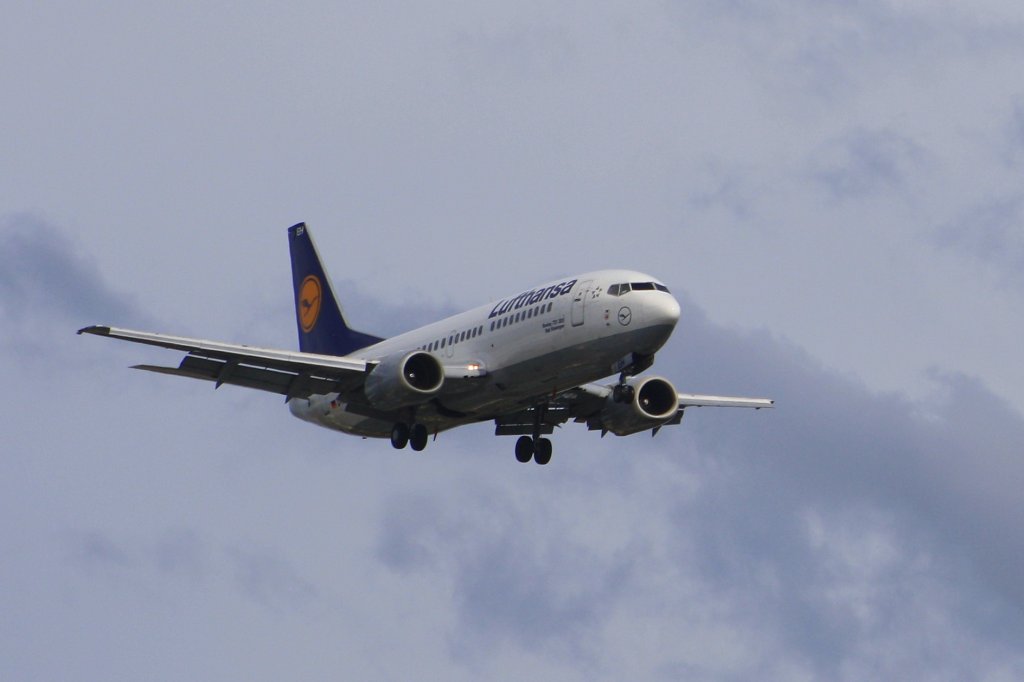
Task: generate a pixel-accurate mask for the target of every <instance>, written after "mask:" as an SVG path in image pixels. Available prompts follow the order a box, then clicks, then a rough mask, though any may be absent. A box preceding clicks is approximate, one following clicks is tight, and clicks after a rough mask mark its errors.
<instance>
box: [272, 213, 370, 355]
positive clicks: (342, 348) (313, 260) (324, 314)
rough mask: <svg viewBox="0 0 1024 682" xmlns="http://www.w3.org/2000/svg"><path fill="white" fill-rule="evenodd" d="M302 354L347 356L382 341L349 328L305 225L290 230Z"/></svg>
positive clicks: (293, 283)
mask: <svg viewBox="0 0 1024 682" xmlns="http://www.w3.org/2000/svg"><path fill="white" fill-rule="evenodd" d="M288 246H289V250H290V251H291V257H292V285H293V287H294V291H295V321H296V323H297V325H298V329H299V350H301V351H302V352H304V353H319V354H321V355H348V354H349V353H352V352H354V351H357V350H359V349H360V348H365V347H367V346H372V345H373V344H375V343H377V342H378V341H382V340H383V339H381V338H379V337H376V336H371V335H370V334H364V333H362V332H357V331H355V330H354V329H351V328H349V326H348V324H347V323H346V322H345V315H344V313H343V312H342V310H341V305H340V304H339V303H338V299H337V297H336V296H335V295H334V287H333V286H332V285H331V280H330V279H329V278H328V277H327V272H326V271H325V270H324V267H323V264H322V263H321V262H320V255H319V254H318V253H317V249H316V244H315V243H314V242H313V235H311V234H310V233H309V228H307V227H306V224H305V223H298V224H296V225H292V226H291V227H289V228H288Z"/></svg>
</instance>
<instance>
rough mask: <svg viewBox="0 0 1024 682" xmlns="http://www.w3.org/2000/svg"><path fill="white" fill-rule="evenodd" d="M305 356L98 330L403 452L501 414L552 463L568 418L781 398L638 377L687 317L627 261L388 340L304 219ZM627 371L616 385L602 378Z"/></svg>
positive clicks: (299, 280)
mask: <svg viewBox="0 0 1024 682" xmlns="http://www.w3.org/2000/svg"><path fill="white" fill-rule="evenodd" d="M288 241H289V246H290V249H291V260H292V281H293V285H294V290H295V317H296V321H297V323H298V328H299V352H295V351H289V350H277V349H273V348H260V347H256V346H246V345H236V344H230V343H221V342H218V341H205V340H202V339H190V338H183V337H178V336H167V335H164V334H153V333H150V332H140V331H133V330H131V329H119V328H116V327H108V326H99V325H97V326H91V327H85V328H84V329H80V330H79V331H78V333H79V334H82V333H86V334H96V335H98V336H109V337H112V338H115V339H122V340H125V341H134V342H136V343H144V344H149V345H153V346H161V347H164V348H170V349H173V350H178V351H185V352H186V353H187V355H185V357H184V358H183V359H182V361H181V363H180V364H179V365H178V366H177V367H162V366H154V365H136V366H135V368H136V369H145V370H149V371H152V372H159V373H162V374H175V375H179V376H185V377H191V378H194V379H205V380H207V381H212V382H214V385H215V387H218V388H219V387H220V386H221V385H222V384H234V385H237V386H245V387H248V388H256V389H260V390H263V391H270V392H272V393H279V394H281V395H284V396H285V401H286V402H287V403H288V407H289V409H290V410H291V413H292V414H293V415H295V416H296V417H298V418H299V419H302V420H305V421H308V422H312V423H314V424H318V425H320V426H324V427H327V428H329V429H336V430H338V431H343V432H345V433H350V434H354V435H357V436H362V437H364V438H366V437H371V438H390V439H391V444H392V445H393V446H394V447H396V448H404V447H405V446H406V445H409V446H411V447H412V449H413V450H422V449H423V448H425V447H426V445H427V441H428V440H429V439H430V437H431V435H433V437H434V438H435V439H436V438H437V434H438V433H440V432H441V431H445V430H447V429H451V428H454V427H456V426H462V425H463V424H472V423H475V422H484V421H493V422H494V424H495V431H494V432H495V435H499V436H519V439H518V440H517V441H516V447H515V453H516V459H518V460H519V461H520V462H529V461H530V460H531V459H533V460H534V461H535V462H537V464H547V463H548V462H549V461H551V441H550V440H549V439H547V438H545V437H544V436H546V435H548V434H550V433H552V432H553V430H554V427H555V426H560V425H561V424H563V423H565V422H567V421H569V420H570V419H571V420H573V421H576V422H580V423H584V424H586V425H587V428H588V429H591V430H597V431H600V432H601V435H602V436H603V435H605V434H606V433H608V432H611V433H613V434H615V435H617V436H626V435H629V434H633V433H638V432H640V431H651V432H652V434H657V432H658V430H659V429H660V428H661V427H662V426H666V425H669V424H678V423H679V422H680V420H681V419H682V417H683V410H685V409H686V408H687V407H700V406H719V407H751V408H756V409H760V408H762V407H772V405H773V404H774V401H772V400H770V399H767V398H732V397H725V396H713V395H695V394H690V393H679V392H677V391H676V389H675V387H674V386H673V385H672V384H671V383H669V381H668V380H667V379H662V378H660V377H652V376H638V375H639V373H640V372H643V371H644V370H646V369H647V368H649V367H650V366H651V364H652V363H653V362H654V353H655V352H656V351H657V350H658V349H659V348H661V347H662V345H664V343H665V342H666V341H667V340H668V338H669V336H670V335H671V334H672V330H673V329H674V328H675V326H676V322H678V320H679V303H678V302H677V301H676V299H675V298H673V297H672V294H670V293H669V290H668V288H667V287H665V285H664V284H662V283H661V282H659V281H658V280H656V279H654V278H653V277H651V276H649V275H644V274H642V273H639V272H632V271H629V270H601V271H597V272H588V273H585V274H582V275H576V276H573V277H566V278H564V279H560V280H557V281H554V282H547V283H545V284H541V285H539V286H537V287H534V288H532V289H528V290H526V291H523V292H519V293H517V294H515V295H514V296H509V297H508V298H503V299H501V300H499V301H497V302H495V303H489V304H487V305H485V306H482V307H480V308H474V309H473V310H469V311H467V312H464V313H460V314H458V315H454V316H452V317H449V318H447V319H444V320H441V321H440V322H434V323H433V324H429V325H427V326H425V327H420V328H419V329H414V330H413V331H410V332H406V333H404V334H401V335H399V336H395V337H393V338H390V339H381V338H378V337H376V336H371V335H369V334H364V333H362V332H358V331H355V330H353V329H350V328H349V326H348V324H347V323H346V322H345V317H344V315H343V313H342V309H341V306H340V304H339V303H338V300H337V298H336V297H335V295H334V290H333V288H332V287H331V282H330V280H329V279H328V277H327V273H326V272H325V271H324V268H323V266H322V265H321V262H320V257H319V255H318V253H317V250H316V246H315V244H314V243H313V238H312V235H310V233H309V229H308V228H307V227H306V225H305V224H304V223H299V224H298V225H293V226H292V227H290V228H288ZM614 374H618V375H619V376H618V381H617V382H615V383H612V384H608V385H601V384H596V383H591V382H595V381H597V380H599V379H602V378H603V377H608V376H611V375H614Z"/></svg>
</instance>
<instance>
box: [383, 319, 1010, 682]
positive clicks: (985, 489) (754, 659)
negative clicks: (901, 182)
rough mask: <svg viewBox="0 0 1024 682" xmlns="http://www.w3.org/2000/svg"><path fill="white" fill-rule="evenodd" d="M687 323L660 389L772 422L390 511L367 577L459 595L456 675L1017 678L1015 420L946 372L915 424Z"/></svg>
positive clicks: (766, 339)
mask: <svg viewBox="0 0 1024 682" xmlns="http://www.w3.org/2000/svg"><path fill="white" fill-rule="evenodd" d="M684 311H686V312H685V315H684V322H683V323H682V324H683V325H684V326H685V339H686V353H685V354H679V353H663V354H662V356H661V357H660V358H659V361H658V364H657V365H656V370H657V372H658V373H659V374H662V375H664V376H668V377H671V378H673V380H675V381H677V383H678V385H679V386H680V388H682V389H684V390H695V391H702V392H704V391H722V392H727V393H738V394H768V395H771V396H772V397H774V398H776V399H777V400H778V406H777V408H776V409H775V410H772V411H761V412H753V411H741V410H717V411H716V410H712V409H709V408H705V409H691V410H690V411H689V412H688V413H687V415H686V418H685V419H684V420H683V424H682V426H681V427H679V428H676V429H665V430H663V431H662V433H661V434H659V436H658V437H657V438H655V439H653V440H651V439H645V438H641V437H633V438H631V439H615V438H608V439H604V440H600V439H596V437H595V436H594V434H582V433H581V434H572V435H570V434H569V433H565V432H563V433H560V434H557V435H556V450H557V452H556V458H555V460H554V462H553V464H552V465H551V466H550V467H549V468H548V469H547V470H544V472H543V474H544V477H543V478H542V479H539V480H537V479H533V480H531V481H530V482H529V484H528V487H526V488H525V489H524V488H523V486H524V485H527V484H526V482H525V481H523V480H520V479H518V478H516V479H515V480H513V481H509V482H507V483H503V482H502V481H500V480H495V479H494V477H491V478H490V479H487V480H481V479H479V478H475V479H472V480H467V481H465V482H464V483H463V484H462V485H461V486H460V487H459V488H458V489H457V492H455V493H454V494H452V493H451V492H449V493H447V494H444V495H425V494H422V493H417V494H404V495H395V496H393V497H392V498H391V499H390V500H388V502H387V504H386V506H385V511H384V514H383V516H382V519H381V525H380V532H379V536H378V544H377V556H378V559H379V560H380V561H381V562H382V563H383V565H385V566H386V567H387V568H388V569H390V570H391V571H392V572H394V573H395V575H396V576H398V578H399V579H400V580H411V579H414V578H415V577H417V576H423V577H429V582H430V583H431V584H437V585H443V586H449V585H450V587H444V588H442V589H445V590H449V589H450V591H451V595H452V596H451V606H452V608H453V609H454V610H455V613H456V615H457V619H456V620H455V622H454V624H453V625H452V627H451V630H450V631H449V633H448V638H449V641H450V642H452V653H453V656H454V657H455V660H457V661H460V662H462V663H464V664H466V665H470V666H471V667H473V666H484V667H486V666H485V663H482V662H481V661H480V660H479V659H480V656H479V655H475V656H474V655H473V654H472V652H473V651H477V652H479V651H494V650H495V649H501V648H502V647H507V646H511V647H513V650H515V651H522V652H526V651H529V652H538V651H539V652H541V653H542V655H543V656H544V657H545V660H548V661H549V662H550V663H551V664H553V665H558V664H560V663H565V662H567V661H572V662H574V664H575V665H577V666H579V668H578V669H582V670H593V671H595V672H597V671H601V674H600V675H597V676H598V677H600V676H601V675H604V676H605V677H607V678H614V677H615V676H616V673H615V672H614V671H619V672H620V673H624V672H625V671H627V670H633V671H634V672H636V671H640V672H641V674H642V676H651V677H659V676H664V677H666V678H672V677H676V676H678V675H683V674H685V675H687V676H696V677H701V678H705V679H749V678H750V677H751V676H759V675H767V676H769V677H772V676H777V677H782V678H792V677H804V676H806V677H810V678H816V679H848V680H853V679H863V677H864V676H873V677H875V678H881V679H900V678H904V677H906V676H908V675H909V676H913V675H923V676H924V677H938V678H942V677H946V676H950V675H952V676H954V677H955V676H956V675H958V674H967V673H972V674H975V673H976V674H978V675H981V676H982V677H984V676H985V675H986V674H993V675H994V674H997V673H999V672H1000V671H1006V670H1018V671H1020V670H1024V659H1022V658H1021V657H1020V656H1019V652H1017V650H1016V648H1015V645H1014V642H1015V641H1019V640H1020V638H1021V637H1024V617H1022V613H1024V590H1022V588H1021V586H1020V582H1019V579H1018V576H1019V575H1021V574H1022V573H1024V522H1022V521H1021V519H1020V515H1019V511H1018V508H1017V507H1018V505H1017V500H1018V497H1019V490H1020V489H1021V488H1022V487H1024V461H1022V460H1021V458H1020V457H1019V452H1020V449H1021V444H1022V443H1024V419H1022V418H1021V416H1020V415H1019V414H1018V413H1017V412H1015V411H1014V410H1013V409H1012V408H1011V407H1010V406H1009V405H1008V404H1007V403H1006V402H1005V401H1003V400H1001V399H1000V398H999V397H998V396H995V395H994V394H993V393H992V392H991V391H990V390H988V389H987V388H986V387H985V386H984V385H983V384H982V383H981V382H980V381H978V380H977V379H974V378H971V377H967V376H963V375H961V374H957V373H950V372H941V371H936V372H934V373H933V376H932V379H933V382H934V384H935V392H934V394H933V396H932V397H931V398H930V399H928V400H926V401H916V402H915V401H911V400H909V399H907V398H905V397H903V396H901V395H899V394H879V393H875V392H872V391H870V390H868V389H867V388H865V387H864V386H862V385H861V384H859V383H858V382H857V381H855V380H853V379H851V378H848V377H844V376H841V375H839V374H837V373H835V372H833V371H831V370H829V369H827V368H824V367H822V366H820V365H819V364H818V363H816V362H815V361H814V360H813V358H811V357H810V356H808V355H807V354H806V353H805V352H803V351H802V350H800V349H799V348H797V347H795V346H793V345H792V344H788V343H786V342H784V341H780V340H778V339H775V338H773V337H772V336H770V335H768V334H767V333H763V332H759V333H741V332H737V331H735V330H731V329H728V328H724V327H720V326H717V325H715V324H713V323H711V322H710V321H708V320H707V318H706V317H705V316H704V315H703V313H702V312H701V311H700V310H699V308H697V307H696V306H695V305H694V304H693V303H692V302H689V301H685V299H684ZM569 444H575V447H572V446H571V445H569ZM531 472H532V469H531ZM517 473H518V470H517ZM637 632H642V633H647V637H648V639H647V640H646V641H637V637H635V636H634V633H637ZM631 648H635V652H634V653H631ZM634 655H635V656H636V658H637V659H640V660H634V658H633V656H634Z"/></svg>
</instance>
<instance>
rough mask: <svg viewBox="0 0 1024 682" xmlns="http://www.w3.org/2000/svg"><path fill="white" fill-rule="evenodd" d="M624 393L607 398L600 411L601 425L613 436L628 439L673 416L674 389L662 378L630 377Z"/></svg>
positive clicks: (675, 395) (674, 403)
mask: <svg viewBox="0 0 1024 682" xmlns="http://www.w3.org/2000/svg"><path fill="white" fill-rule="evenodd" d="M623 388H624V389H625V390H622V389H620V390H616V391H615V393H613V394H612V395H610V396H608V400H607V401H606V402H605V405H604V408H602V409H601V425H602V427H603V428H605V429H607V430H609V431H611V432H612V433H614V434H615V435H616V436H628V435H629V434H631V433H636V432H637V431H646V430H647V429H653V428H654V427H656V426H661V425H662V424H664V423H665V422H667V421H668V420H669V419H671V418H672V417H674V416H675V415H676V410H678V409H679V396H678V394H677V393H676V387H675V386H673V385H672V384H671V383H670V382H669V381H668V380H667V379H662V378H661V377H630V378H629V379H628V380H627V381H626V384H625V386H624V387H623Z"/></svg>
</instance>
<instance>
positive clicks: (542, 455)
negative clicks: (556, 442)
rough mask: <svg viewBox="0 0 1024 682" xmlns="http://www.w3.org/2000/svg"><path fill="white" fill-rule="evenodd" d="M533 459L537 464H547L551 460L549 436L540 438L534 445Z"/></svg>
mask: <svg viewBox="0 0 1024 682" xmlns="http://www.w3.org/2000/svg"><path fill="white" fill-rule="evenodd" d="M533 461H534V462H536V463H537V464H547V463H548V462H550V461H551V441H550V440H548V439H547V438H538V439H537V442H536V443H534V445H533Z"/></svg>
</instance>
